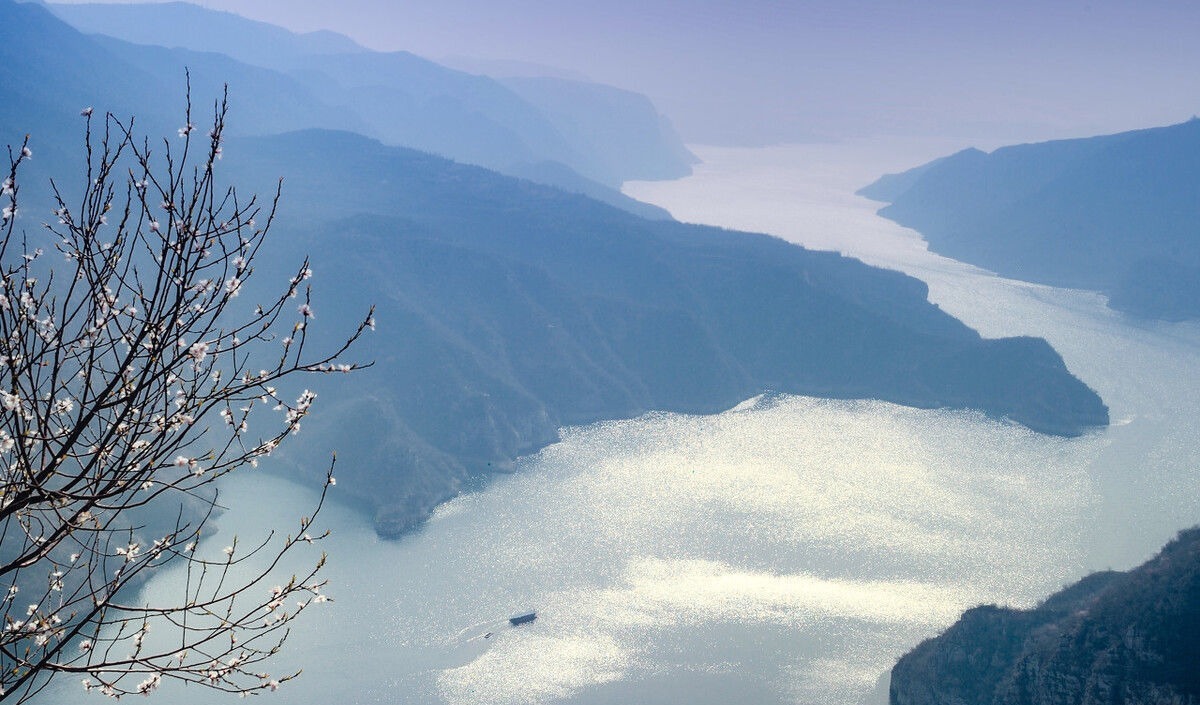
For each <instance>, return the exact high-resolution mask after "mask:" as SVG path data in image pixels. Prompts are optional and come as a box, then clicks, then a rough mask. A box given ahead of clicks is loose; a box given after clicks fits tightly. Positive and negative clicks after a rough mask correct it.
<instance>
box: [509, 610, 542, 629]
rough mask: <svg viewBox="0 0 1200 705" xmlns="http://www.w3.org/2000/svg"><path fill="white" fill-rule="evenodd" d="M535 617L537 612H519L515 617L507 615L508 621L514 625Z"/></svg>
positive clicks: (530, 620)
mask: <svg viewBox="0 0 1200 705" xmlns="http://www.w3.org/2000/svg"><path fill="white" fill-rule="evenodd" d="M535 619H537V612H526V613H525V614H519V615H517V616H516V617H509V618H508V623H509V624H511V625H513V626H514V627H515V626H517V625H518V624H528V623H529V622H532V621H533V620H535Z"/></svg>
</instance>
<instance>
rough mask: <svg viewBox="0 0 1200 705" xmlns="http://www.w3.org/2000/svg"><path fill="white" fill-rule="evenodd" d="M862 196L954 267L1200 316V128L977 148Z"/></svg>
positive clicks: (1155, 311)
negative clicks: (974, 266)
mask: <svg viewBox="0 0 1200 705" xmlns="http://www.w3.org/2000/svg"><path fill="white" fill-rule="evenodd" d="M860 193H861V194H862V195H865V196H867V197H869V198H872V199H875V200H879V201H885V202H888V203H890V205H888V206H886V207H884V208H883V209H882V210H880V211H879V213H880V215H883V216H885V217H887V218H891V219H892V220H894V221H896V222H897V223H900V224H901V225H904V226H907V227H911V228H913V229H915V230H917V231H919V232H920V233H921V234H922V235H923V236H924V237H925V239H926V240H928V241H929V245H930V248H931V249H933V250H935V251H937V252H939V253H941V254H944V255H946V256H948V257H953V258H955V259H959V260H963V261H966V262H971V263H973V264H977V265H979V266H981V267H985V268H987V269H990V270H993V271H995V272H997V273H999V274H1002V275H1004V276H1009V277H1015V278H1018V279H1024V280H1027V281H1034V282H1041V283H1045V284H1051V285H1054V286H1065V287H1076V288H1083V289H1094V290H1097V291H1100V292H1103V293H1104V294H1106V295H1107V296H1108V297H1109V305H1110V306H1111V307H1112V308H1114V309H1116V310H1119V311H1122V312H1125V313H1128V314H1131V315H1135V316H1139V317H1147V318H1157V319H1166V320H1184V319H1192V318H1197V317H1200V225H1198V224H1200V120H1197V119H1192V120H1190V121H1188V122H1185V123H1182V124H1178V125H1171V126H1168V127H1158V128H1151V129H1145V130H1137V131H1134V132H1124V133H1120V134H1115V135H1106V136H1102V137H1091V138H1083V139H1074V140H1060V141H1055V142H1044V143H1039V144H1025V145H1017V146H1012V147H1004V148H1002V149H997V150H995V151H994V152H991V153H985V152H981V151H979V150H976V149H967V150H963V151H961V152H958V153H957V154H954V155H951V156H948V157H944V158H942V159H939V160H937V161H934V162H931V163H929V164H926V165H923V166H920V167H917V168H916V169H913V170H910V171H908V172H905V173H903V174H893V175H889V176H885V177H883V178H881V179H879V180H878V181H876V182H875V183H873V184H871V185H870V186H867V187H866V188H864V189H862V190H861V191H860Z"/></svg>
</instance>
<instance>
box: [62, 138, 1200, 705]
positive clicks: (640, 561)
mask: <svg viewBox="0 0 1200 705" xmlns="http://www.w3.org/2000/svg"><path fill="white" fill-rule="evenodd" d="M901 147H902V148H896V146H895V145H878V144H877V145H823V146H796V147H783V148H773V149H769V150H718V149H703V148H701V149H700V150H699V152H700V156H701V157H702V158H703V159H704V160H705V164H704V165H702V166H701V167H699V168H698V169H697V173H696V175H695V176H694V177H692V178H690V179H684V180H682V181H678V182H670V183H659V184H631V185H629V186H628V187H627V190H628V191H629V192H630V193H632V194H634V195H636V196H638V197H640V198H643V199H645V200H650V201H653V202H655V203H659V204H661V205H663V206H665V207H667V208H669V209H670V210H671V211H672V212H673V213H674V214H675V215H676V216H677V217H678V218H680V219H682V220H689V221H696V222H706V223H712V224H718V225H726V226H730V227H738V228H746V229H753V230H761V231H766V232H771V233H774V234H777V235H780V236H781V237H785V238H787V239H789V240H793V241H796V242H799V243H803V244H806V245H808V246H812V247H817V248H822V249H839V250H842V251H845V252H847V253H850V254H852V255H854V256H857V257H861V258H863V259H865V260H867V261H868V262H871V263H874V264H880V265H883V266H889V267H893V268H898V269H902V270H904V271H906V272H910V273H912V274H914V275H916V276H918V277H920V278H922V279H924V280H925V281H927V282H929V284H930V288H931V298H932V299H933V300H934V301H936V302H938V303H939V304H940V305H941V306H943V307H944V308H945V309H947V310H948V311H950V312H951V313H953V314H954V315H956V316H959V317H961V318H963V319H964V320H965V321H966V322H967V323H969V324H970V325H972V326H974V327H976V328H978V329H980V330H981V331H982V332H983V333H984V334H985V335H992V336H996V335H1011V334H1035V335H1042V336H1045V337H1047V338H1049V339H1050V340H1051V342H1052V343H1053V344H1054V345H1055V347H1056V348H1057V349H1058V350H1059V351H1061V352H1062V354H1063V356H1064V357H1065V358H1066V360H1067V363H1068V365H1069V367H1070V368H1071V369H1072V370H1073V371H1074V372H1075V373H1076V374H1078V375H1079V376H1081V377H1082V378H1083V379H1084V380H1085V381H1086V382H1088V383H1089V384H1090V385H1092V386H1093V387H1094V388H1096V389H1097V390H1098V391H1099V392H1100V393H1101V395H1102V396H1104V398H1105V400H1106V401H1107V402H1108V404H1109V405H1110V407H1111V409H1112V414H1113V419H1114V420H1115V421H1116V424H1115V425H1114V426H1113V427H1111V428H1109V429H1107V430H1104V431H1102V432H1098V433H1094V434H1091V435H1088V436H1085V437H1083V438H1078V439H1072V440H1064V439H1059V438H1052V437H1048V436H1041V435H1038V434H1035V433H1032V432H1029V431H1027V430H1025V429H1023V428H1021V427H1018V426H1014V425H1011V424H1003V423H998V422H995V421H991V420H988V419H985V418H983V417H982V416H981V415H978V414H974V413H969V412H949V411H928V410H915V409H908V408H904V407H899V406H895V405H892V404H886V403H882V402H872V401H860V402H847V401H824V400H816V399H811V398H805V397H766V398H761V399H755V400H749V401H747V402H746V403H744V404H742V405H740V406H739V407H738V408H736V409H733V410H730V411H727V412H725V413H723V414H717V415H713V416H706V417H695V416H683V415H676V414H652V415H649V416H646V417H643V418H640V419H635V420H632V421H620V422H612V423H602V424H596V425H593V426H589V427H585V428H573V429H565V430H564V433H563V440H562V442H561V443H558V444H556V445H554V446H551V447H549V448H547V449H545V450H544V451H542V452H541V453H539V454H537V455H536V456H533V457H530V458H527V459H525V460H524V461H523V462H522V463H521V466H520V469H519V471H518V472H517V473H516V474H514V475H512V476H506V477H503V478H500V479H499V480H497V481H496V482H494V483H492V484H491V485H490V486H489V487H488V488H486V489H485V490H483V491H480V492H477V493H474V494H469V495H465V496H463V497H460V498H458V499H456V500H454V501H452V502H450V503H448V504H446V505H443V506H442V507H441V509H440V510H439V511H438V513H437V515H436V516H435V517H434V518H433V520H432V521H430V522H429V524H428V525H427V526H426V527H425V528H424V529H423V530H421V531H420V532H419V533H416V534H413V535H411V536H409V537H407V538H406V539H403V540H400V541H394V542H383V541H380V540H378V539H377V538H376V537H375V536H374V534H373V532H372V531H371V528H370V526H369V523H368V522H367V521H366V519H365V518H364V517H363V516H361V515H360V514H358V513H356V512H355V511H353V510H352V509H349V508H347V507H342V506H336V505H335V506H332V507H330V508H329V509H328V510H327V512H326V514H325V515H324V517H323V523H324V524H325V525H326V526H329V527H331V528H333V529H334V534H333V536H332V537H331V539H330V540H329V541H328V542H327V543H326V545H325V546H324V548H325V549H326V550H328V551H329V554H330V563H329V567H328V570H327V577H328V578H329V579H330V580H331V585H330V587H329V589H328V592H329V593H330V594H331V595H332V596H333V597H334V598H335V602H332V603H328V604H325V605H320V606H319V607H320V611H310V612H308V613H307V614H306V617H309V618H308V619H305V620H303V623H301V624H299V625H298V626H297V628H296V629H295V631H294V632H293V634H292V636H291V639H290V643H289V655H288V656H287V660H285V661H284V662H283V663H281V664H279V665H280V666H281V667H283V666H286V665H289V664H291V665H303V667H304V669H305V673H304V675H303V676H302V678H301V680H299V681H296V682H295V683H290V684H287V685H286V686H285V689H284V690H282V691H281V692H280V693H277V694H275V695H274V696H271V697H269V698H268V699H269V700H278V701H279V702H288V703H304V704H307V703H312V704H314V705H316V704H318V703H319V704H321V705H325V704H327V703H451V704H454V705H493V704H494V705H504V704H507V703H559V702H571V703H613V704H616V703H622V704H623V703H631V702H637V703H689V704H690V703H714V704H715V703H721V704H725V703H776V702H778V703H823V704H824V703H847V704H854V703H859V702H862V701H864V700H870V701H879V699H880V698H881V697H885V696H883V695H882V691H881V688H884V687H886V681H881V680H880V678H881V676H882V675H883V674H885V673H886V671H887V669H888V668H889V667H890V665H891V664H892V663H893V662H894V660H895V659H896V658H897V657H898V656H899V655H900V654H902V653H903V652H904V651H905V650H907V649H908V648H910V647H911V646H913V645H914V644H915V643H917V642H918V641H920V640H921V639H923V638H925V637H927V636H931V635H933V634H935V633H936V632H938V631H939V630H940V629H942V628H944V627H945V626H947V625H948V624H950V623H951V622H953V621H954V619H956V618H957V616H958V615H959V614H960V613H961V611H962V610H963V609H964V608H966V607H968V606H971V605H974V604H979V603H986V602H997V603H1006V604H1013V605H1030V604H1033V603H1034V602H1035V601H1036V600H1037V599H1038V598H1039V597H1041V596H1044V595H1045V594H1047V593H1048V592H1050V591H1052V590H1054V589H1056V588H1058V587H1060V586H1061V585H1063V584H1065V583H1066V582H1068V581H1071V580H1073V579H1075V578H1077V577H1079V576H1080V575H1082V574H1083V573H1084V572H1086V571H1087V570H1089V569H1094V568H1099V567H1108V566H1113V567H1126V566H1128V565H1131V564H1133V563H1135V562H1137V561H1139V560H1142V559H1144V558H1146V557H1148V556H1149V555H1150V553H1151V552H1152V551H1153V550H1154V549H1155V548H1157V547H1158V546H1159V545H1161V544H1162V543H1163V542H1164V541H1165V540H1167V539H1168V538H1169V537H1170V536H1171V535H1172V534H1173V532H1174V531H1175V530H1177V529H1180V528H1183V527H1184V526H1187V525H1190V524H1192V523H1195V522H1197V521H1200V509H1198V506H1197V498H1198V497H1200V473H1197V471H1196V467H1197V463H1196V461H1197V457H1196V456H1197V450H1196V444H1195V439H1196V437H1197V436H1196V432H1197V425H1198V424H1200V421H1198V420H1200V381H1198V380H1197V379H1196V377H1197V375H1196V374H1195V371H1196V370H1197V369H1200V368H1197V363H1198V362H1200V332H1198V331H1197V329H1196V327H1195V326H1191V325H1163V324H1132V323H1129V322H1127V321H1124V320H1123V319H1122V318H1121V317H1120V316H1118V315H1116V314H1113V313H1111V312H1109V311H1108V310H1107V309H1105V308H1104V306H1103V301H1102V299H1101V298H1100V297H1098V296H1096V295H1094V294H1088V293H1083V292H1072V291H1063V290H1057V289H1051V288H1046V287H1038V286H1032V285H1028V284H1023V283H1019V282H1013V281H1009V280H1004V279H1000V278H998V277H995V276H991V275H989V274H987V273H985V272H981V271H979V270H977V269H974V268H971V267H968V266H965V265H962V264H960V263H957V262H953V261H950V260H946V259H943V258H940V257H937V256H934V255H931V254H929V253H928V252H927V251H926V249H925V247H924V244H923V243H922V241H921V240H920V238H919V237H918V236H916V235H915V234H914V233H912V232H911V231H906V230H903V229H901V228H899V227H897V226H895V225H893V224H891V223H889V222H887V221H884V220H882V219H879V218H877V217H876V216H874V214H873V212H874V210H875V208H876V207H877V204H871V203H870V202H868V201H865V200H863V199H860V198H857V197H854V196H853V195H852V192H853V190H854V189H855V188H857V187H858V186H861V185H863V184H865V183H867V182H868V181H870V180H871V179H872V178H873V177H874V176H875V175H877V174H879V173H882V172H883V171H887V170H895V169H899V168H903V167H904V166H907V165H910V164H914V163H917V162H919V161H921V160H922V159H924V158H928V157H931V156H936V155H937V154H938V153H939V151H938V149H940V148H941V146H940V145H933V146H931V145H902V146H901ZM889 148H890V149H889ZM942 151H944V150H942ZM347 477H348V476H347ZM226 489H227V492H226V496H227V497H228V498H229V501H228V502H227V503H228V504H229V506H230V511H229V512H228V513H227V514H226V515H225V516H224V517H223V518H222V520H221V536H219V537H218V539H217V540H215V541H213V542H212V544H213V545H212V546H210V547H209V548H210V550H219V546H217V545H216V544H218V543H219V544H221V545H224V543H225V542H226V540H222V537H224V539H227V538H228V537H229V536H230V535H231V534H233V533H238V534H241V535H243V536H246V537H250V536H254V535H259V534H261V533H263V532H264V531H265V530H267V528H269V527H271V526H278V525H290V524H291V523H292V520H294V518H295V515H296V513H297V512H298V511H302V509H303V508H304V507H307V506H309V504H310V503H311V501H312V496H313V495H312V494H311V492H310V491H309V490H307V489H304V488H300V487H298V486H296V485H292V484H290V483H287V482H285V481H282V480H279V479H276V478H273V477H271V476H267V475H261V474H260V475H245V476H243V477H242V478H240V479H238V480H236V481H233V482H230V483H229V485H228V487H227V488H226ZM177 577H178V576H172V575H163V576H162V577H160V578H158V579H156V581H155V582H154V584H152V585H151V586H150V588H149V589H148V591H149V592H150V593H152V594H160V595H164V596H166V595H169V594H170V591H171V589H172V587H173V585H175V584H176V582H175V581H176V580H177ZM527 609H536V610H537V612H538V619H537V620H536V621H535V622H533V623H532V624H528V625H524V626H520V627H515V628H514V627H509V626H508V624H507V622H506V617H508V616H510V615H512V614H516V613H518V612H521V611H524V610H527ZM485 635H487V636H486V637H485ZM77 689H78V685H77V684H74V683H67V684H65V685H61V686H60V687H58V688H56V689H55V692H54V693H51V694H50V696H48V697H50V698H51V701H53V702H72V701H74V700H75V699H76V698H77V697H79V696H82V692H79V691H78V690H77ZM68 694H69V695H68ZM64 697H69V698H70V699H68V700H63V699H62V698H64ZM163 697H164V698H166V699H167V700H169V701H170V702H172V703H211V702H215V700H214V695H213V694H212V693H209V692H207V691H204V690H202V689H198V688H187V689H172V692H170V693H164V694H163ZM164 701H166V700H164Z"/></svg>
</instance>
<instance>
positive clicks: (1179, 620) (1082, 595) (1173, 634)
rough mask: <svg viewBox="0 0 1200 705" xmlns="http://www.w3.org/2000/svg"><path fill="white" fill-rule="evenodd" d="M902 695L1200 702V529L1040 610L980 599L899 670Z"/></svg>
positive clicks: (1078, 702)
mask: <svg viewBox="0 0 1200 705" xmlns="http://www.w3.org/2000/svg"><path fill="white" fill-rule="evenodd" d="M890 697H891V703H892V705H951V704H958V703H973V704H976V705H1118V704H1126V703H1127V704H1133V703H1137V704H1139V705H1194V703H1200V528H1193V529H1189V530H1187V531H1184V532H1182V533H1180V535H1179V536H1178V537H1177V538H1176V539H1175V540H1174V541H1172V542H1170V543H1169V544H1167V545H1166V547H1164V548H1163V549H1162V551H1161V552H1160V553H1159V554H1158V555H1157V556H1155V557H1154V558H1153V559H1151V560H1150V561H1148V562H1146V563H1145V564H1144V565H1142V566H1140V567H1138V568H1135V569H1133V570H1131V571H1128V572H1124V573H1121V572H1112V571H1108V572H1102V573H1095V574H1093V575H1090V576H1088V577H1086V578H1084V579H1083V580H1081V581H1079V582H1078V583H1076V584H1074V585H1072V586H1070V587H1067V588H1065V589H1064V590H1062V591H1061V592H1059V593H1057V594H1055V595H1053V596H1051V597H1050V598H1048V599H1047V600H1046V601H1045V602H1043V603H1042V604H1041V605H1039V606H1038V607H1037V608H1036V609H1032V610H1014V609H1006V608H1001V607H996V606H986V607H976V608H974V609H971V610H968V611H967V612H966V613H965V614H963V616H962V619H960V620H959V621H958V623H956V624H955V625H954V626H952V627H951V628H950V629H948V630H947V631H946V632H945V633H943V634H942V635H940V636H938V637H936V638H934V639H930V640H929V641H926V642H924V643H923V644H921V645H920V646H918V647H917V648H915V649H913V650H912V651H911V652H910V653H908V654H907V655H905V656H904V657H903V658H901V659H900V661H899V663H897V664H896V666H895V668H893V669H892V685H891V696H890Z"/></svg>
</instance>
